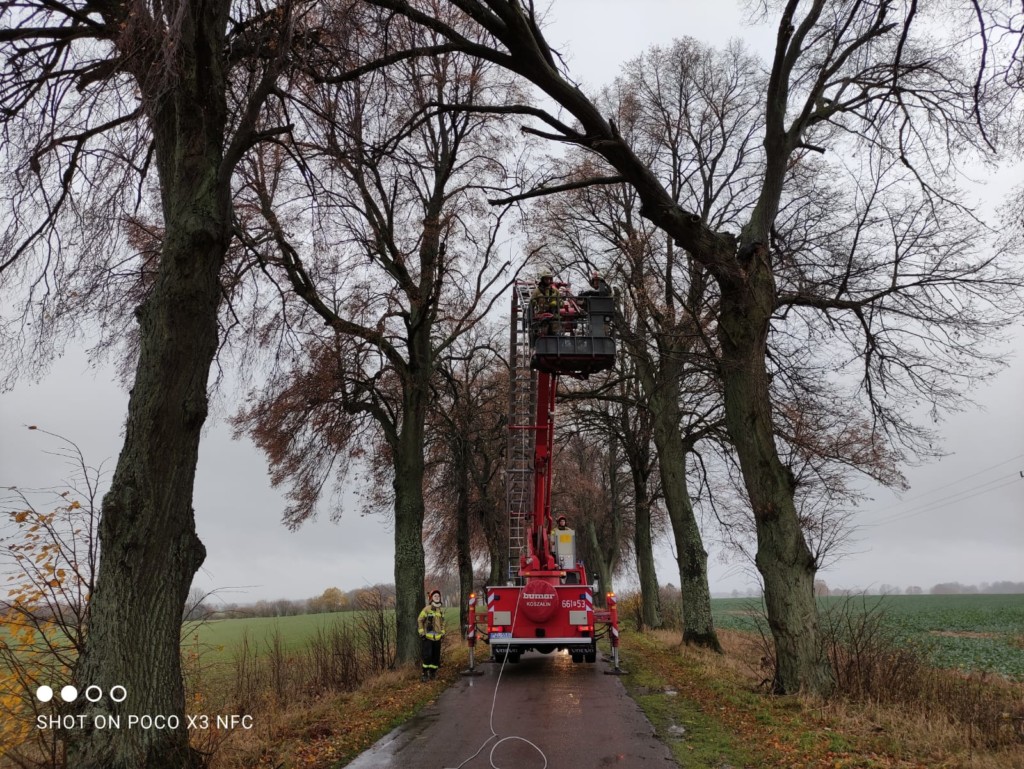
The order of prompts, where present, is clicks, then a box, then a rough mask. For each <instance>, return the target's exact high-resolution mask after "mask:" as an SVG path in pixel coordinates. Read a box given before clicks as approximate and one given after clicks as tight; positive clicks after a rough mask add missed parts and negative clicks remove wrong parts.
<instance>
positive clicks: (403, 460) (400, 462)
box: [394, 388, 427, 664]
mask: <svg viewBox="0 0 1024 769" xmlns="http://www.w3.org/2000/svg"><path fill="white" fill-rule="evenodd" d="M413 389H414V390H415V388H413ZM426 397H427V394H426V393H425V392H424V393H422V394H421V393H419V392H418V391H416V392H409V393H408V394H407V395H406V398H405V406H404V410H403V421H402V430H401V433H400V434H399V439H398V446H397V447H396V453H395V480H394V489H395V632H396V637H397V638H396V655H397V660H398V663H399V664H403V663H412V662H416V661H417V660H419V659H420V640H419V633H418V630H417V623H416V618H417V617H418V616H419V613H420V610H421V609H422V608H423V604H424V601H425V600H426V596H425V594H424V587H425V586H424V581H425V580H426V564H425V559H424V556H423V511H424V502H423V467H424V463H423V439H424V428H423V424H424V418H425V414H426Z"/></svg>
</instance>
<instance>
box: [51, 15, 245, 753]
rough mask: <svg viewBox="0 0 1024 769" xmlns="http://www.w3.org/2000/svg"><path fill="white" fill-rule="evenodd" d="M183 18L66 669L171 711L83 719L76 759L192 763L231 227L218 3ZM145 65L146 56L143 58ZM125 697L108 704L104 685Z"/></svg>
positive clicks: (158, 100) (157, 100)
mask: <svg viewBox="0 0 1024 769" xmlns="http://www.w3.org/2000/svg"><path fill="white" fill-rule="evenodd" d="M186 16H187V17H188V18H187V19H186V20H185V22H184V23H183V24H182V29H181V30H180V33H179V34H180V35H181V38H182V40H181V41H180V44H181V46H182V47H183V48H184V49H186V50H187V51H189V53H188V54H187V55H186V54H181V55H180V56H179V60H177V63H178V65H179V66H180V70H179V71H176V72H168V73H166V78H165V79H161V80H160V81H159V82H155V80H156V79H155V78H154V77H153V75H152V73H151V72H150V71H148V70H145V64H142V65H140V66H142V68H143V70H144V71H143V72H142V73H141V74H140V75H138V76H137V77H138V79H139V82H140V84H141V86H142V89H143V91H144V92H146V91H147V90H150V91H152V90H155V91H156V93H150V94H149V97H150V98H149V101H148V102H147V105H146V106H147V116H148V118H149V121H150V124H151V126H152V130H153V142H154V148H155V158H156V166H157V169H158V172H159V176H160V188H161V202H162V209H163V218H164V222H163V223H164V242H163V246H162V251H161V258H160V264H159V267H158V270H157V277H156V280H155V284H154V287H153V290H152V293H151V294H150V295H149V297H148V298H147V299H146V301H145V302H144V303H143V305H142V306H141V307H140V308H139V310H138V311H137V317H138V320H139V330H140V351H139V360H138V364H137V367H136V372H135V381H134V385H133V387H132V391H131V395H130V398H129V401H128V416H127V420H126V425H125V440H124V445H123V446H122V449H121V453H120V455H119V456H118V461H117V466H116V468H115V470H114V476H113V478H112V480H111V485H110V491H109V492H108V493H107V495H106V496H105V497H104V500H103V518H102V521H101V524H100V553H101V556H100V563H99V569H98V573H97V575H96V588H95V593H94V595H93V596H92V598H91V610H90V611H91V614H90V623H89V628H88V638H87V642H86V649H85V653H84V654H83V655H82V657H81V659H80V661H79V664H78V668H77V670H76V671H75V680H76V683H77V685H78V688H79V691H83V690H84V689H85V688H86V687H88V686H91V685H94V686H98V687H100V689H102V691H103V692H105V696H104V697H103V698H102V699H101V700H100V701H99V702H97V703H88V702H86V701H85V700H84V698H81V699H80V702H81V703H82V704H81V707H82V711H80V712H84V713H86V714H87V715H88V716H90V717H89V718H88V721H90V722H91V721H92V718H91V716H94V715H96V714H98V713H104V714H107V713H116V714H120V715H122V716H123V717H127V715H129V714H136V715H156V714H160V715H172V714H173V715H178V716H179V717H181V720H182V724H181V726H180V727H179V728H178V729H173V730H157V729H151V730H142V729H134V730H128V729H120V730H114V729H86V730H82V731H75V732H72V736H71V738H70V740H69V747H68V761H69V765H70V766H74V767H75V768H76V769H139V768H140V767H144V768H145V769H172V768H173V769H183V768H191V767H200V766H202V765H203V763H204V762H203V759H202V757H201V756H200V755H199V754H198V753H196V752H194V751H192V750H191V749H190V747H189V741H188V731H187V729H186V725H185V722H184V712H185V694H184V688H183V683H182V676H181V651H180V630H181V617H182V611H183V609H184V606H185V601H186V599H187V596H188V591H189V587H190V586H191V583H192V578H193V576H194V575H195V573H196V571H197V570H198V568H199V567H200V565H201V564H202V563H203V560H204V558H205V557H206V550H205V548H204V547H203V545H202V543H201V542H200V541H199V538H198V537H197V536H196V531H195V513H194V511H193V509H192V493H193V485H194V481H195V473H196V465H197V462H198V457H199V441H200V433H201V430H202V427H203V424H204V422H205V421H206V416H207V405H208V404H207V379H208V377H209V372H210V365H211V363H212V361H213V357H214V355H215V354H216V351H217V343H218V331H217V312H218V306H219V303H220V297H221V286H220V280H219V273H220V269H221V266H222V264H223V261H224V255H225V253H226V251H227V248H228V244H229V242H230V237H231V200H230V186H229V184H228V183H227V182H226V180H225V178H224V176H223V173H222V172H223V169H222V161H223V143H224V136H225V130H226V124H227V117H226V116H227V108H226V101H225V96H224V92H225V85H224V84H225V80H224V72H223V68H222V63H221V61H220V56H221V53H222V50H223V44H224V32H225V29H226V22H227V4H221V3H210V4H205V5H200V6H198V7H196V8H190V13H189V14H186ZM149 64H151V65H152V62H149ZM114 686H123V687H124V688H125V691H126V699H125V700H124V701H123V702H122V703H114V702H113V701H112V700H111V699H110V696H109V693H110V691H111V688H112V687H114Z"/></svg>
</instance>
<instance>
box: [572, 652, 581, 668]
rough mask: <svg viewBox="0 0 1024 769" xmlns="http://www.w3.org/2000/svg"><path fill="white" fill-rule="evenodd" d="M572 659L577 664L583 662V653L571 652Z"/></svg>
mask: <svg viewBox="0 0 1024 769" xmlns="http://www.w3.org/2000/svg"><path fill="white" fill-rule="evenodd" d="M572 661H573V662H575V663H576V664H577V665H578V664H580V663H581V662H583V655H582V654H573V655H572Z"/></svg>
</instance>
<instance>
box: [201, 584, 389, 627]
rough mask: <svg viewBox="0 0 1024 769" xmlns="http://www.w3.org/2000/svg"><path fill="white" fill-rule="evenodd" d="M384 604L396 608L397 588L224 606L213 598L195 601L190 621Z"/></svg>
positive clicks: (329, 590)
mask: <svg viewBox="0 0 1024 769" xmlns="http://www.w3.org/2000/svg"><path fill="white" fill-rule="evenodd" d="M377 601H382V602H383V603H384V605H389V606H393V605H394V602H395V586H394V585H390V584H389V585H372V586H371V587H363V588H358V589H356V590H348V591H343V590H341V589H339V588H336V587H329V588H327V589H326V590H325V591H324V592H323V593H321V594H320V595H318V596H314V597H313V598H298V599H292V598H278V599H275V600H272V601H266V600H261V601H256V602H255V603H250V604H245V603H222V602H218V601H216V600H215V598H212V597H209V596H207V597H205V598H203V599H201V600H198V601H191V602H190V604H191V605H190V606H187V607H186V616H185V619H186V620H197V619H232V618H235V617H293V616H295V615H298V614H325V613H327V612H337V611H356V610H359V609H361V608H364V606H366V605H367V603H368V602H374V603H376V602H377Z"/></svg>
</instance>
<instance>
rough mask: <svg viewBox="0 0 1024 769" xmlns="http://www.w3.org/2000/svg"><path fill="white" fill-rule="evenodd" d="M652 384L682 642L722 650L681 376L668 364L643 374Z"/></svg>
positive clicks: (650, 390)
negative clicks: (689, 468)
mask: <svg viewBox="0 0 1024 769" xmlns="http://www.w3.org/2000/svg"><path fill="white" fill-rule="evenodd" d="M642 381H645V389H646V388H649V391H648V397H650V405H651V416H652V422H653V424H652V427H653V432H654V445H655V447H656V448H657V450H658V468H659V470H660V472H661V485H662V493H663V494H664V495H665V507H666V508H667V509H668V517H669V520H670V521H671V523H672V535H673V537H674V540H675V546H676V560H677V563H678V566H679V580H680V590H681V591H682V598H683V642H684V643H688V644H695V645H697V646H704V647H707V648H709V649H714V650H715V651H721V650H722V647H721V645H720V644H719V642H718V636H717V634H716V633H715V625H714V622H713V621H712V618H711V591H710V589H709V588H708V554H707V551H706V550H705V549H704V545H703V542H702V541H701V536H700V527H699V526H698V525H697V519H696V517H695V516H694V513H693V503H692V501H691V500H690V493H689V491H688V489H687V486H686V450H685V449H684V446H683V435H682V431H681V430H680V427H679V422H680V419H681V418H682V415H681V414H680V413H679V380H678V378H677V375H676V373H675V372H674V371H673V370H672V368H671V367H669V370H668V371H665V370H664V368H663V369H662V370H661V371H659V376H658V378H657V379H654V378H653V377H652V376H645V377H643V378H642Z"/></svg>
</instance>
